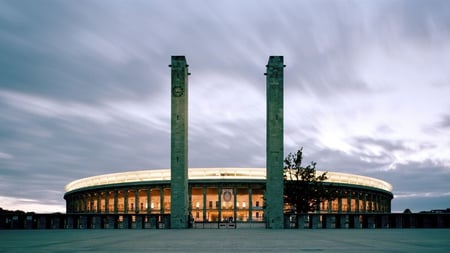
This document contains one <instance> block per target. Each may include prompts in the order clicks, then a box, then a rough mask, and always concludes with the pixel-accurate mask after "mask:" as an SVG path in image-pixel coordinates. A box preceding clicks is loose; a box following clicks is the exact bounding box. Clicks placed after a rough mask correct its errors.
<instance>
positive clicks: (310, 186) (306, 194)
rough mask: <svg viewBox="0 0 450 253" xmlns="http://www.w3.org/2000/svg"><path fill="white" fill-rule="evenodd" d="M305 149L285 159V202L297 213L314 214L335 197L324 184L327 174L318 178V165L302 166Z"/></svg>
mask: <svg viewBox="0 0 450 253" xmlns="http://www.w3.org/2000/svg"><path fill="white" fill-rule="evenodd" d="M302 159H303V148H301V149H299V150H298V151H297V153H296V154H292V153H289V155H288V156H287V157H286V158H285V159H284V201H285V203H287V204H289V205H290V206H291V207H292V208H293V211H295V213H297V214H300V213H308V212H314V211H315V210H316V209H317V207H318V206H319V204H320V203H321V202H322V201H324V200H331V199H334V198H335V197H334V196H333V192H331V191H328V190H327V189H326V187H325V186H324V184H323V181H324V180H326V179H327V176H326V174H327V172H324V173H322V174H321V175H319V176H316V163H315V162H311V164H309V165H307V166H306V167H303V166H302Z"/></svg>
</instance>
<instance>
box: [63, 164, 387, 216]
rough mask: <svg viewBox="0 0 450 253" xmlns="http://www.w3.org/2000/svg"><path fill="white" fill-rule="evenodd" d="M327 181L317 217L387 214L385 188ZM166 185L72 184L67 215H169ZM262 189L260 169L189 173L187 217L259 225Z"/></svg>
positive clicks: (131, 180)
mask: <svg viewBox="0 0 450 253" xmlns="http://www.w3.org/2000/svg"><path fill="white" fill-rule="evenodd" d="M320 173H321V172H320V171H318V174H320ZM327 177H328V179H327V180H326V181H325V182H324V184H325V185H327V187H329V190H333V191H337V192H338V193H339V194H338V196H339V197H338V198H337V199H334V200H332V201H325V202H323V203H321V205H320V207H319V209H318V211H317V212H318V213H349V214H350V213H389V212H390V211H391V200H392V198H393V195H392V192H391V191H392V186H391V185H390V184H389V183H387V182H385V181H382V180H379V179H375V178H371V177H365V176H359V175H354V174H347V173H340V172H328V173H327ZM170 179H171V177H170V170H169V169H163V170H143V171H130V172H122V173H113V174H105V175H98V176H93V177H87V178H82V179H79V180H75V181H73V182H71V183H69V184H67V185H66V187H65V191H66V193H65V196H64V198H65V199H66V204H67V213H97V214H108V213H111V214H149V215H169V214H170V213H171V210H170V207H171V203H170V202H171V190H170ZM265 188H266V169H265V168H190V169H189V170H188V189H189V205H188V207H189V213H190V215H191V216H192V218H193V219H194V220H195V222H219V221H221V222H223V221H236V222H244V223H245V222H264V205H265V203H264V199H265V198H264V193H265ZM299 194H300V193H299ZM284 211H285V212H289V210H288V208H287V207H286V208H285V210H284Z"/></svg>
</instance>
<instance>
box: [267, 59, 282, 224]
mask: <svg viewBox="0 0 450 253" xmlns="http://www.w3.org/2000/svg"><path fill="white" fill-rule="evenodd" d="M266 67H267V70H266V73H265V75H266V86H267V94H266V96H267V116H266V117H267V118H266V120H267V123H266V127H267V131H266V134H267V138H266V141H267V146H266V159H267V160H266V175H267V180H266V193H265V195H266V210H265V212H264V215H265V218H266V222H267V227H268V228H274V229H280V228H283V227H284V225H283V220H284V217H283V206H284V205H283V165H284V164H283V162H284V161H283V160H284V152H283V143H284V142H283V128H284V127H283V68H284V67H285V65H284V64H283V56H270V57H269V63H268V65H266Z"/></svg>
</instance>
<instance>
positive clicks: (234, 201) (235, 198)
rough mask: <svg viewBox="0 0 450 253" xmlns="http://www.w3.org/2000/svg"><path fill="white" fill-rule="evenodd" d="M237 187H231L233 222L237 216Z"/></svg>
mask: <svg viewBox="0 0 450 253" xmlns="http://www.w3.org/2000/svg"><path fill="white" fill-rule="evenodd" d="M236 203H237V188H236V187H233V222H235V223H236V217H237V206H236Z"/></svg>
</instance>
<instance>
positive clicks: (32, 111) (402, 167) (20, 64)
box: [0, 0, 450, 212]
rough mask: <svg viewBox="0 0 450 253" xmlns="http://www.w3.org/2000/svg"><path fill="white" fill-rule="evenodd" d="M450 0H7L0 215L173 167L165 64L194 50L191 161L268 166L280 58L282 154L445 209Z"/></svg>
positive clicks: (0, 61) (406, 204) (402, 202)
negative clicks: (269, 77) (271, 80)
mask: <svg viewBox="0 0 450 253" xmlns="http://www.w3.org/2000/svg"><path fill="white" fill-rule="evenodd" d="M449 42H450V3H449V2H448V1H437V0H430V1H425V0H423V1H382V0H378V1H286V0H281V1H261V0H259V1H234V0H230V1H200V0H194V1H131V2H128V1H127V2H125V1H83V0H81V1H46V0H43V1H26V0H19V1H8V0H2V1H0V207H2V208H6V209H23V210H27V211H37V212H53V211H65V201H64V199H63V195H64V185H65V184H67V183H69V182H70V181H72V180H75V179H78V178H82V177H88V176H93V175H98V174H104V173H112V172H121V171H133V170H143V169H160V168H169V164H170V162H169V157H170V68H169V67H168V64H170V56H171V55H186V57H187V61H188V63H189V65H190V72H191V73H192V75H191V76H190V79H189V84H190V87H189V93H190V94H189V96H190V97H189V166H190V167H264V166H265V130H266V129H265V77H264V75H263V73H264V72H265V65H266V64H267V61H268V57H269V56H270V55H283V56H284V59H285V64H286V65H287V67H286V68H285V111H284V115H285V152H286V154H287V153H289V152H295V151H296V150H297V149H298V148H299V147H304V157H305V160H306V161H315V162H317V164H318V168H319V169H321V170H327V171H338V172H347V173H355V174H360V175H365V176H370V177H375V178H379V179H382V180H385V181H388V182H389V183H391V184H392V185H393V186H394V195H395V199H394V200H393V202H392V204H393V211H403V210H404V209H406V208H410V209H411V210H413V211H421V210H430V209H439V208H448V207H450V186H449V183H448V182H449V181H450V137H449V136H450V99H449V95H450V72H449V69H450V43H449Z"/></svg>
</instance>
